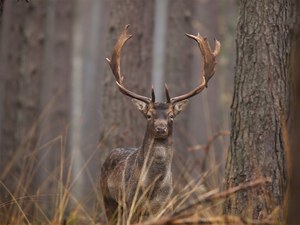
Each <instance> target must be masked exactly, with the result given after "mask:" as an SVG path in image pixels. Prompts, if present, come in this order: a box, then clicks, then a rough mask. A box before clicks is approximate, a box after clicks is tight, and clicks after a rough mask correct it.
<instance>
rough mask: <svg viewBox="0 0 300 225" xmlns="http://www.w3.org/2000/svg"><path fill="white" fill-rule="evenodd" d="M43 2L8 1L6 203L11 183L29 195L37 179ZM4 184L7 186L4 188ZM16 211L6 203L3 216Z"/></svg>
mask: <svg viewBox="0 0 300 225" xmlns="http://www.w3.org/2000/svg"><path fill="white" fill-rule="evenodd" d="M44 5H45V4H44V2H38V3H37V4H36V5H34V6H33V5H29V4H26V2H17V1H5V4H4V8H3V20H2V27H1V29H2V31H1V56H0V57H1V58H0V59H1V60H0V68H1V73H0V79H1V82H0V85H1V88H0V91H1V94H0V96H1V97H0V154H1V157H0V160H1V162H0V167H1V169H0V171H1V182H3V183H2V185H1V195H0V196H1V202H6V201H9V200H10V199H11V198H12V196H11V195H10V194H9V193H8V191H7V190H5V189H6V188H7V189H9V191H10V192H11V193H12V194H13V195H14V196H15V197H18V196H24V195H28V194H29V193H28V192H29V189H30V188H29V187H32V183H33V182H32V178H33V175H34V174H33V173H32V172H33V171H32V166H30V165H29V164H28V161H29V158H28V155H26V153H28V150H29V151H30V152H34V150H35V147H36V143H37V126H36V122H37V118H38V115H39V113H40V108H39V100H40V99H39V94H40V91H41V74H42V65H43V63H42V58H43V57H42V55H43V47H44V45H45V42H44V37H45V32H44V30H43V26H44V22H45V10H43V8H44ZM38 9H39V10H38ZM26 156H27V157H26ZM31 159H32V158H31ZM4 185H5V186H6V188H3V187H4ZM12 213H13V212H12V207H1V215H0V218H4V219H5V218H8V217H7V215H10V216H12ZM4 215H6V216H4ZM2 216H3V217H2ZM1 222H3V221H1ZM4 223H5V222H4Z"/></svg>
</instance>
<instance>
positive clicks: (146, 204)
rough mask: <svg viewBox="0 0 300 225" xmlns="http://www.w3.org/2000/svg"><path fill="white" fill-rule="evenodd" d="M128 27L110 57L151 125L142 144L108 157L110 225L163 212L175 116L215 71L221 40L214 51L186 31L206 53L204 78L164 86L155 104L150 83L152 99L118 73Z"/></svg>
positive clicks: (104, 172) (104, 180)
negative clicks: (190, 85)
mask: <svg viewBox="0 0 300 225" xmlns="http://www.w3.org/2000/svg"><path fill="white" fill-rule="evenodd" d="M128 27H129V25H127V26H126V27H125V29H124V30H123V32H122V33H121V35H120V37H119V39H118V41H117V43H116V45H115V49H114V52H113V54H112V58H111V60H109V59H107V61H108V63H109V65H110V67H111V69H112V72H113V74H114V76H115V78H116V84H117V86H118V88H119V90H120V92H121V93H123V94H125V95H127V96H129V97H131V98H132V102H133V103H134V105H135V106H136V107H137V109H138V110H139V111H140V112H141V113H142V114H143V115H144V117H145V118H146V119H147V128H146V132H145V136H144V140H143V143H142V145H141V147H140V148H118V149H114V150H112V151H111V153H110V154H109V156H108V157H107V158H106V160H105V162H104V164H103V166H102V169H101V177H100V187H101V191H102V195H103V201H104V206H105V209H106V215H107V218H108V220H109V222H110V223H111V224H115V223H117V222H120V221H123V222H124V223H125V222H126V223H127V224H128V223H130V222H132V221H138V220H139V219H140V218H142V217H144V216H148V215H155V214H158V213H161V211H163V209H164V208H165V206H166V204H167V203H168V200H169V198H170V195H171V193H172V172H171V163H172V158H173V147H172V144H173V137H172V136H173V120H174V118H175V117H176V116H177V115H178V114H179V113H180V112H181V111H182V110H183V109H184V108H185V106H186V105H187V103H188V98H190V97H192V96H194V95H197V94H199V93H200V92H201V91H202V90H203V89H204V88H205V87H207V82H208V81H209V79H210V78H211V77H212V76H213V75H214V66H215V64H216V62H215V57H216V56H217V55H218V54H219V51H220V43H219V42H218V41H216V43H215V44H216V47H215V50H214V52H212V51H211V49H210V47H209V44H208V42H207V41H206V39H205V38H202V37H201V36H200V35H199V34H198V36H193V35H189V34H187V36H188V37H190V38H192V39H194V40H196V41H197V43H198V46H199V48H200V51H201V53H202V55H203V59H204V60H203V62H202V65H203V76H202V78H203V79H202V82H201V83H200V84H199V85H198V86H197V87H196V88H195V89H194V90H192V91H190V92H188V93H186V94H184V95H181V96H177V97H174V98H170V96H169V90H168V87H167V85H165V91H166V99H167V101H166V102H164V103H162V102H155V94H154V90H153V87H152V93H151V98H148V97H145V96H141V95H138V94H136V93H134V92H132V91H130V90H128V89H127V88H126V87H125V86H124V83H123V80H124V77H123V75H122V74H121V71H120V54H121V49H122V47H123V45H124V44H125V42H126V41H127V40H128V39H130V38H131V35H128V34H127V30H128Z"/></svg>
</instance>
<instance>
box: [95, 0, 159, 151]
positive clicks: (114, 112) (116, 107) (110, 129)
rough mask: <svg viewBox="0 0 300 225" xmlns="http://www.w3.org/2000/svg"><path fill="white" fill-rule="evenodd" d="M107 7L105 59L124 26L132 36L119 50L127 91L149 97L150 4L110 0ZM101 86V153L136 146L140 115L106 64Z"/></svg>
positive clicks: (141, 128)
mask: <svg viewBox="0 0 300 225" xmlns="http://www.w3.org/2000/svg"><path fill="white" fill-rule="evenodd" d="M106 3H107V4H108V5H107V7H109V16H110V17H109V18H110V19H109V21H108V27H107V29H106V31H105V32H104V33H106V34H107V36H106V38H107V42H106V50H105V51H106V57H108V58H110V57H111V54H112V51H113V47H114V44H115V43H116V40H117V38H118V36H119V35H120V33H121V31H122V30H123V28H124V26H125V25H126V24H131V27H130V29H129V32H130V33H132V34H134V36H133V38H131V39H130V40H129V41H128V42H127V44H126V46H125V47H124V49H123V51H122V57H121V64H122V65H121V71H122V73H123V74H124V76H125V84H126V86H127V87H128V89H129V90H133V91H134V92H137V93H139V94H142V95H145V96H150V91H151V83H150V80H151V68H152V67H151V66H152V60H151V56H152V53H151V52H152V51H151V49H152V38H153V33H152V32H153V19H152V18H153V11H154V7H153V6H154V1H147V0H144V1H141V0H133V1H132V0H131V1H129V0H125V1H124V0H113V1H111V0H110V1H106ZM103 60H104V59H103ZM102 76H103V77H102V83H101V85H103V86H102V87H101V90H102V91H101V101H102V104H101V105H102V106H101V108H102V112H101V132H100V140H101V153H108V152H109V151H110V150H111V149H112V148H115V147H122V146H123V147H124V146H136V147H137V146H139V145H141V144H142V140H143V135H144V133H145V129H146V121H145V120H144V118H143V116H142V115H141V114H140V112H138V110H136V109H135V108H134V106H133V105H132V104H131V100H130V98H128V97H126V96H124V95H123V94H121V93H120V92H119V90H118V88H117V87H116V84H115V78H114V76H113V74H112V72H111V70H110V67H109V65H106V66H105V72H104V73H103V75H102Z"/></svg>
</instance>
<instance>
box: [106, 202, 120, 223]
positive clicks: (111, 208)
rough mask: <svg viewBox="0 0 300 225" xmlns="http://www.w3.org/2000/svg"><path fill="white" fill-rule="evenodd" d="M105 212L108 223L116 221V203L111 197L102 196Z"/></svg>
mask: <svg viewBox="0 0 300 225" xmlns="http://www.w3.org/2000/svg"><path fill="white" fill-rule="evenodd" d="M103 200H104V206H105V213H106V217H107V220H108V224H110V225H113V224H117V222H118V203H117V202H116V201H115V200H114V199H112V198H107V197H104V198H103Z"/></svg>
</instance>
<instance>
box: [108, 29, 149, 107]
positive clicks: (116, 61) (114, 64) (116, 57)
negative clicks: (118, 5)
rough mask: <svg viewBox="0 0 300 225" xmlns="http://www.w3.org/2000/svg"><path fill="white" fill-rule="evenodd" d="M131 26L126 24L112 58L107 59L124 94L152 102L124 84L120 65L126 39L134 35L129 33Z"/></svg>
mask: <svg viewBox="0 0 300 225" xmlns="http://www.w3.org/2000/svg"><path fill="white" fill-rule="evenodd" d="M129 26H130V25H129V24H127V25H126V26H125V28H124V30H123V31H122V33H121V34H120V36H119V38H118V40H117V43H116V45H115V47H114V51H113V54H112V56H111V59H108V58H106V61H107V62H108V64H109V65H110V68H111V70H112V72H113V75H114V76H115V79H116V83H117V85H118V87H119V90H120V92H121V93H123V94H124V95H127V96H129V97H132V98H135V99H138V100H141V101H143V102H145V103H150V101H151V99H150V98H147V97H145V96H142V95H138V94H136V93H134V92H132V91H130V90H128V89H127V88H125V87H124V84H123V80H124V76H123V74H122V73H121V67H120V65H121V51H122V48H123V46H124V44H125V43H126V41H128V40H129V39H130V38H131V37H132V35H130V34H128V28H129Z"/></svg>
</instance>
